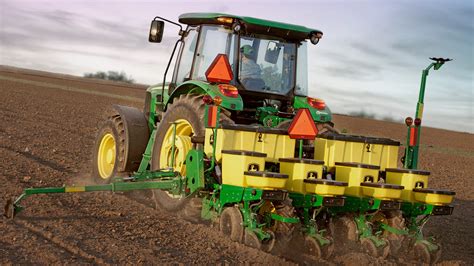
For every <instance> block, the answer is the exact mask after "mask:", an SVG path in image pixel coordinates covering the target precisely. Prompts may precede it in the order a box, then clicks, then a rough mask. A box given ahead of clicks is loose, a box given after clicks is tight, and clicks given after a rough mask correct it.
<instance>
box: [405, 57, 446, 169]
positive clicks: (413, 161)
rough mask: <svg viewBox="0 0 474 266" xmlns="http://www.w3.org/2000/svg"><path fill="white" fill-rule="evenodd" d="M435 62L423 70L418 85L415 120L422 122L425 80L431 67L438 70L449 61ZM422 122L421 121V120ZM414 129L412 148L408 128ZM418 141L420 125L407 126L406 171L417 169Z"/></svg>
mask: <svg viewBox="0 0 474 266" xmlns="http://www.w3.org/2000/svg"><path fill="white" fill-rule="evenodd" d="M432 60H435V61H436V62H434V63H431V64H430V65H429V66H428V67H427V68H425V69H423V71H422V73H421V84H420V92H419V95H418V102H417V104H416V113H415V118H418V119H420V120H422V118H423V107H424V99H425V87H426V79H427V77H428V74H429V71H430V69H431V68H432V67H434V70H438V69H440V68H441V66H443V64H444V63H445V62H448V61H450V59H447V60H445V59H441V60H439V59H432ZM422 122H423V120H422ZM411 127H415V128H417V135H416V145H415V146H413V147H410V146H409V143H410V141H409V139H410V128H411ZM420 139H421V124H420V125H418V126H417V125H413V126H408V134H407V148H406V149H405V162H404V167H405V168H407V169H417V167H418V155H419V150H420Z"/></svg>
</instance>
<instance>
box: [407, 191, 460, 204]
mask: <svg viewBox="0 0 474 266" xmlns="http://www.w3.org/2000/svg"><path fill="white" fill-rule="evenodd" d="M413 194H414V198H415V200H416V201H419V202H422V203H427V204H433V205H447V204H450V203H451V202H452V201H453V196H452V195H443V194H434V193H423V192H413Z"/></svg>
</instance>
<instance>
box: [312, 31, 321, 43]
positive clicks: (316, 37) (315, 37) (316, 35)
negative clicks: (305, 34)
mask: <svg viewBox="0 0 474 266" xmlns="http://www.w3.org/2000/svg"><path fill="white" fill-rule="evenodd" d="M322 37H323V34H322V33H321V32H317V33H312V34H311V36H310V37H309V40H310V41H311V43H312V44H318V42H319V40H320V39H321V38H322Z"/></svg>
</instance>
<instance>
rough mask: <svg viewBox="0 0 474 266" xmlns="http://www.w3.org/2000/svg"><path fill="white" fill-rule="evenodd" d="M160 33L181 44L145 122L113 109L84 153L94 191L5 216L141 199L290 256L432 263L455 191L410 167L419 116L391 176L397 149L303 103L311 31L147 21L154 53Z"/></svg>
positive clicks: (314, 38)
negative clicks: (437, 219) (343, 128)
mask: <svg viewBox="0 0 474 266" xmlns="http://www.w3.org/2000/svg"><path fill="white" fill-rule="evenodd" d="M165 22H168V23H171V24H173V25H176V26H178V27H179V28H180V30H179V36H181V37H180V38H179V40H178V41H177V42H176V44H175V46H174V50H173V53H172V55H171V58H170V60H169V62H168V65H167V67H166V71H165V75H164V78H163V82H162V84H160V85H156V86H151V87H150V88H148V89H147V91H146V99H145V108H144V111H143V112H142V111H140V110H138V109H136V108H131V107H127V106H118V105H115V106H114V108H115V110H116V114H114V115H113V116H111V117H110V118H109V119H108V120H107V121H106V122H105V123H104V125H103V126H102V128H101V129H100V131H99V133H98V136H97V139H96V142H95V146H94V153H93V177H94V178H95V180H96V181H97V182H96V183H99V184H97V185H90V186H83V187H74V186H73V187H56V188H54V187H53V188H28V189H25V190H24V192H23V194H22V195H20V196H19V197H18V198H17V199H14V200H11V201H9V202H8V203H7V205H6V207H5V215H6V216H7V217H13V216H14V215H15V214H16V213H18V212H20V211H21V210H22V206H21V205H20V202H21V201H22V200H23V199H24V198H26V197H28V196H30V195H33V194H48V193H68V192H95V191H133V190H151V191H152V192H153V193H152V194H153V195H152V199H153V200H154V201H155V204H156V206H157V207H158V208H160V209H164V210H167V211H170V212H173V213H179V214H181V215H182V217H184V218H186V219H191V220H196V219H204V220H208V221H212V222H218V223H219V229H220V231H221V232H222V233H223V234H225V235H227V236H228V237H229V238H230V239H232V240H234V241H237V242H243V243H245V244H246V245H249V246H252V247H255V248H260V249H263V250H265V251H267V252H274V253H277V254H283V255H285V256H289V257H291V258H296V257H305V256H309V258H310V259H319V258H327V257H329V256H331V254H332V253H333V251H334V250H335V249H336V250H337V249H338V250H342V249H340V247H341V246H346V245H350V246H352V247H353V248H355V249H360V248H362V249H364V250H365V251H367V252H368V253H369V254H370V255H372V256H373V257H381V258H386V257H387V256H389V255H390V254H392V255H394V254H411V255H413V258H414V259H419V260H422V261H423V262H426V263H434V262H436V261H437V260H438V259H439V256H440V252H441V247H440V245H439V244H437V243H436V242H435V241H433V239H431V238H426V237H425V236H424V235H423V232H422V229H423V225H424V224H425V223H426V222H427V220H428V219H429V218H430V217H431V216H433V215H450V214H451V213H452V211H453V207H452V206H450V203H451V202H452V200H453V196H454V192H451V191H445V190H436V189H431V188H428V176H429V172H427V171H423V170H420V169H416V167H417V165H416V162H417V158H418V143H419V141H418V140H419V138H420V135H419V134H420V133H419V132H420V130H421V117H422V114H421V112H417V116H416V119H415V122H414V125H413V119H411V118H410V119H407V120H406V124H407V127H408V137H407V146H406V152H405V156H404V157H403V160H404V162H406V164H407V165H405V168H398V154H399V147H400V145H401V144H400V142H398V141H394V140H391V139H385V138H375V137H366V136H354V135H347V134H340V133H339V132H337V130H335V129H334V125H333V123H332V122H331V112H330V110H329V108H328V107H327V106H326V104H325V102H324V101H323V100H321V99H317V98H311V97H308V95H307V93H308V81H307V77H308V69H307V61H306V60H307V51H306V50H307V43H308V42H310V43H312V44H317V43H318V42H319V40H320V39H321V37H322V32H321V31H319V30H315V29H309V28H306V27H302V26H296V25H290V24H284V23H279V22H273V21H267V20H261V19H256V18H250V17H239V16H233V15H227V14H216V13H189V14H183V15H181V16H180V18H179V22H180V23H181V24H186V25H187V27H186V29H183V28H182V26H181V24H178V23H174V22H172V21H169V20H166V19H163V18H161V17H156V18H155V19H154V20H153V21H152V23H151V29H150V34H149V41H150V42H158V43H159V42H161V40H162V38H163V31H164V24H165ZM176 51H177V53H176ZM175 54H176V57H175ZM433 60H434V61H436V62H435V63H432V64H431V65H430V67H429V68H427V69H426V70H424V72H423V78H422V86H421V91H422V93H420V100H419V104H418V107H419V108H417V110H419V109H421V108H420V106H422V105H423V97H422V96H423V95H424V86H425V84H424V82H425V81H426V76H427V75H428V70H429V69H430V68H431V67H434V69H435V70H437V69H439V68H440V67H441V66H442V65H443V64H444V62H446V61H449V60H448V59H442V58H434V59H433ZM173 61H174V62H175V63H174V72H173V76H172V79H171V82H170V83H166V76H167V73H168V71H169V68H170V67H171V65H172V63H173ZM318 133H319V134H318ZM297 142H299V145H297ZM149 200H151V198H150V199H149ZM352 244H355V245H352ZM295 246H297V247H302V250H299V249H295V248H294V247H295ZM352 247H351V248H352ZM292 252H296V253H294V254H293V253H292ZM301 255H303V256H301ZM304 260H305V259H304ZM305 261H306V262H307V260H305Z"/></svg>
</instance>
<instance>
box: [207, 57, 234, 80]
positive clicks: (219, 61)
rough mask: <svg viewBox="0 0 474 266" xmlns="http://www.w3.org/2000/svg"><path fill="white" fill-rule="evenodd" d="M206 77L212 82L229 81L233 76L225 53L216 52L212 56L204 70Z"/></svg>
mask: <svg viewBox="0 0 474 266" xmlns="http://www.w3.org/2000/svg"><path fill="white" fill-rule="evenodd" d="M206 78H207V81H209V82H214V83H229V82H230V81H231V80H232V79H233V78H234V75H233V73H232V69H231V67H230V64H229V58H227V55H225V54H218V55H217V56H216V58H214V61H212V63H211V65H210V66H209V68H208V69H207V71H206Z"/></svg>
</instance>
